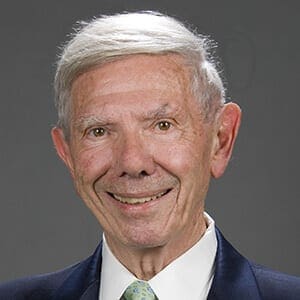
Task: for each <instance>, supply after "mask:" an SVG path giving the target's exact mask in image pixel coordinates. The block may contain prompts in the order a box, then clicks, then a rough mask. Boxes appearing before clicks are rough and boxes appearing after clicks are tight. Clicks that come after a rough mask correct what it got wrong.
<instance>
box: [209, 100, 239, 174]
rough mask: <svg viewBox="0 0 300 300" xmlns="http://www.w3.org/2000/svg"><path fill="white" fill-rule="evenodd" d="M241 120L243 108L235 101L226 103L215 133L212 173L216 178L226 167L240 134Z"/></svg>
mask: <svg viewBox="0 0 300 300" xmlns="http://www.w3.org/2000/svg"><path fill="white" fill-rule="evenodd" d="M240 122H241V109H240V108H239V106H238V105H237V104H235V103H227V104H225V105H224V107H223V109H222V112H221V113H220V115H219V119H218V123H217V130H216V135H215V143H214V149H213V157H212V163H211V174H212V176H213V177H214V178H218V177H220V176H221V175H222V174H223V173H224V171H225V169H226V166H227V164H228V161H229V159H230V157H231V153H232V150H233V146H234V142H235V139H236V137H237V134H238V130H239V126H240Z"/></svg>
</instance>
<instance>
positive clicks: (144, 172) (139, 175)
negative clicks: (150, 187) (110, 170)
mask: <svg viewBox="0 0 300 300" xmlns="http://www.w3.org/2000/svg"><path fill="white" fill-rule="evenodd" d="M126 176H129V177H136V178H142V177H146V176H149V174H148V173H147V172H146V171H145V170H143V171H141V172H137V173H136V174H133V172H132V173H128V172H123V173H122V174H121V176H120V177H126Z"/></svg>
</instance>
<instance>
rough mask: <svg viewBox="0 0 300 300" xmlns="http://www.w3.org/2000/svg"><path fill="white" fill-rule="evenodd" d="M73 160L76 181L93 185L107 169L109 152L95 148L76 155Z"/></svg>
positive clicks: (109, 157)
mask: <svg viewBox="0 0 300 300" xmlns="http://www.w3.org/2000/svg"><path fill="white" fill-rule="evenodd" d="M74 159H75V162H76V163H75V165H76V169H75V174H76V178H77V180H80V181H81V182H82V183H83V182H90V183H93V182H94V181H96V180H97V179H98V178H99V177H101V176H102V175H103V174H105V172H106V171H107V169H108V168H109V164H110V159H111V151H109V149H107V150H103V149H101V150H99V149H97V148H93V149H88V150H84V151H81V152H79V153H78V155H77V156H76V157H75V158H74Z"/></svg>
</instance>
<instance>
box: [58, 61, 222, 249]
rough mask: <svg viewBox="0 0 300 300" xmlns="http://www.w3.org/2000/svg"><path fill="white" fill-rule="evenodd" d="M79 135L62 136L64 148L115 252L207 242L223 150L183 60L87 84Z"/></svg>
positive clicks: (101, 71)
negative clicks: (207, 208)
mask: <svg viewBox="0 0 300 300" xmlns="http://www.w3.org/2000/svg"><path fill="white" fill-rule="evenodd" d="M70 132H71V138H70V141H69V142H68V143H66V142H65V141H63V138H62V135H61V134H59V133H58V131H57V129H56V133H53V136H54V142H55V143H56V147H57V149H58V152H59V154H60V155H61V157H62V158H63V159H64V161H65V162H66V163H67V165H68V167H69V169H70V170H71V173H72V176H73V178H74V181H75V185H76V189H77V191H78V193H79V195H80V196H81V197H82V199H83V200H84V201H85V203H86V204H87V206H88V207H89V208H90V209H91V210H92V212H93V213H94V214H95V216H96V217H97V219H98V220H99V222H100V224H101V225H102V228H103V229H104V232H105V234H106V237H107V239H108V241H109V242H110V243H111V244H114V245H115V246H118V245H122V246H129V247H142V248H144V247H155V246H164V245H167V244H170V245H171V244H172V242H174V243H175V241H177V240H180V241H181V243H183V244H184V243H186V244H189V243H192V241H193V242H194V240H195V237H196V236H197V237H198V238H199V234H200V233H201V230H202V231H203V229H204V227H205V223H204V218H203V206H204V198H205V195H206V192H207V189H208V185H209V179H210V176H211V173H212V165H213V164H214V161H215V160H216V158H215V156H216V147H217V146H216V145H218V143H219V140H218V138H217V136H218V133H217V132H216V129H215V127H214V126H212V125H209V124H205V123H203V122H202V115H201V107H200V105H199V104H198V102H197V101H196V100H195V99H194V98H193V96H192V95H191V93H190V90H189V74H188V72H187V70H186V69H185V68H183V65H182V62H181V59H180V58H179V57H178V56H176V55H163V56H150V55H135V56H130V57H127V58H124V59H121V60H119V61H116V62H111V63H107V64H106V65H104V66H101V67H98V68H95V69H93V70H91V71H88V72H86V73H84V74H82V75H81V76H80V77H78V78H77V79H76V80H75V82H74V84H73V86H72V108H71V124H70ZM224 164H225V163H224ZM217 176H218V174H217Z"/></svg>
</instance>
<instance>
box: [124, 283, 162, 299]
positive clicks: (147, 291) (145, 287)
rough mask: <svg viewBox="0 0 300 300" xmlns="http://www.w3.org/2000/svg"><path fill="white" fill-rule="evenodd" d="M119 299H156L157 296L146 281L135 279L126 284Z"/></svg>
mask: <svg viewBox="0 0 300 300" xmlns="http://www.w3.org/2000/svg"><path fill="white" fill-rule="evenodd" d="M120 300H157V297H156V296H155V294H154V292H153V290H152V289H151V287H150V285H149V284H148V283H147V282H145V281H140V280H136V281H134V282H133V283H132V284H131V285H130V286H128V288H127V289H126V291H125V292H124V294H123V296H122V297H121V299H120Z"/></svg>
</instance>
